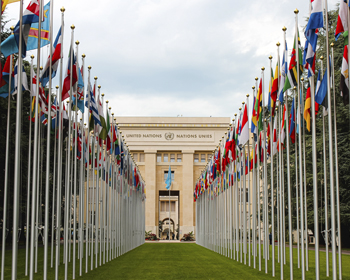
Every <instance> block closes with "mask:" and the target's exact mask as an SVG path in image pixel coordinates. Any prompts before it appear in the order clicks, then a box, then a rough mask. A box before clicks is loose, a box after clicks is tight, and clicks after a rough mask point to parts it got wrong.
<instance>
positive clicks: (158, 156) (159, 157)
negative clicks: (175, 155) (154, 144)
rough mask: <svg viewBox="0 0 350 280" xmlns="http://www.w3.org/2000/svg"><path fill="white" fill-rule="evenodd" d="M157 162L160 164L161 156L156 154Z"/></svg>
mask: <svg viewBox="0 0 350 280" xmlns="http://www.w3.org/2000/svg"><path fill="white" fill-rule="evenodd" d="M157 162H162V154H157Z"/></svg>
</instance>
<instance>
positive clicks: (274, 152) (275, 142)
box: [272, 116, 278, 156]
mask: <svg viewBox="0 0 350 280" xmlns="http://www.w3.org/2000/svg"><path fill="white" fill-rule="evenodd" d="M277 119H278V118H277V116H276V117H275V119H274V123H273V135H272V137H273V138H272V139H273V142H272V155H273V156H274V155H275V154H276V153H277Z"/></svg>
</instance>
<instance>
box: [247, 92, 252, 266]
mask: <svg viewBox="0 0 350 280" xmlns="http://www.w3.org/2000/svg"><path fill="white" fill-rule="evenodd" d="M246 96H247V101H246V102H247V105H246V106H247V112H249V94H247V95H246ZM247 125H248V130H249V113H248V120H247ZM248 133H249V134H250V132H248ZM249 138H250V137H248V144H247V148H248V156H247V160H248V164H247V168H248V221H249V222H248V265H249V266H250V265H251V244H250V243H251V240H250V236H251V231H250V230H251V213H250V211H251V209H250V208H251V186H250V164H251V162H250V147H249V146H250V140H249Z"/></svg>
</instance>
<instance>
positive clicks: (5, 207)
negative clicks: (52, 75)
mask: <svg viewBox="0 0 350 280" xmlns="http://www.w3.org/2000/svg"><path fill="white" fill-rule="evenodd" d="M0 17H1V16H0ZM11 30H13V27H11ZM0 37H1V36H0ZM0 45H1V44H0ZM32 61H33V59H32ZM21 72H22V71H21ZM11 79H12V55H10V75H9V84H8V85H9V92H8V96H7V124H6V153H5V154H6V155H5V182H4V204H3V205H4V206H3V218H2V219H3V220H2V250H1V280H3V279H4V270H5V247H6V236H7V234H6V223H7V216H6V214H7V190H8V175H9V171H8V169H9V151H10V146H9V145H10V116H11V114H10V111H11V82H12V81H11ZM21 86H22V85H21ZM30 121H31V120H30ZM29 131H30V132H31V126H29ZM29 135H31V134H29ZM29 139H30V138H29ZM30 147H31V145H30V143H29V157H28V158H30ZM29 166H30V165H28V168H29V169H28V172H30V167H29ZM28 174H29V173H28ZM28 185H29V183H28ZM27 197H28V199H29V195H28V196H27ZM27 205H29V200H27ZM27 208H28V206H27ZM27 220H28V215H27ZM13 234H15V233H14V231H13ZM26 239H27V242H26V264H27V263H28V257H27V256H28V245H27V244H28V223H27V237H26Z"/></svg>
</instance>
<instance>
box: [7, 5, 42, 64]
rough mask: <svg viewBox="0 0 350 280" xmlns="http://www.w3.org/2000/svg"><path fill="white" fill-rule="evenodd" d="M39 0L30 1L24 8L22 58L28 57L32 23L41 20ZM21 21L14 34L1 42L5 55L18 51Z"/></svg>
mask: <svg viewBox="0 0 350 280" xmlns="http://www.w3.org/2000/svg"><path fill="white" fill-rule="evenodd" d="M39 6H40V4H39V0H32V1H30V3H29V5H28V7H27V8H26V9H25V10H24V12H23V16H22V54H21V55H22V58H25V57H26V52H27V41H28V37H29V31H30V26H31V24H32V23H35V22H39V10H40V7H39ZM19 25H20V21H18V22H17V24H16V26H15V29H14V30H13V34H12V35H10V36H9V37H7V39H6V40H5V41H4V42H2V43H1V52H2V53H3V54H4V56H5V57H7V56H9V55H10V54H14V53H18V49H19V48H18V45H19V35H20V34H19V29H20V26H19Z"/></svg>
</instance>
